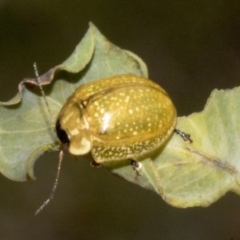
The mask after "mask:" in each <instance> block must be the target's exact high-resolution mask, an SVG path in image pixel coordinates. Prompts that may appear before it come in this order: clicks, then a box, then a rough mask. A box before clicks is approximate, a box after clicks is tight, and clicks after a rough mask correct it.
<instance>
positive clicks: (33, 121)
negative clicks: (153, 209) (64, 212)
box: [0, 24, 240, 207]
mask: <svg viewBox="0 0 240 240" xmlns="http://www.w3.org/2000/svg"><path fill="white" fill-rule="evenodd" d="M127 73H132V74H136V75H139V76H144V77H147V74H148V73H147V67H146V65H145V63H144V62H143V61H142V60H141V59H140V58H139V57H138V56H136V55H135V54H133V53H131V52H129V51H126V50H122V49H120V48H118V47H116V46H115V45H113V44H112V43H110V42H109V41H108V40H107V39H106V38H105V37H104V36H103V35H102V34H101V33H100V32H99V31H98V29H97V28H96V27H95V26H94V25H93V24H90V27H89V30H88V31H87V33H86V35H85V36H84V38H83V40H82V41H81V42H80V43H79V45H78V46H77V47H76V49H75V51H74V52H73V54H72V55H71V56H70V57H69V58H68V59H67V60H66V61H64V62H63V63H62V64H60V65H58V66H56V67H54V68H52V69H50V70H49V71H48V72H47V73H46V74H44V75H42V76H41V77H40V78H39V79H40V81H41V83H42V85H47V86H45V87H44V91H45V94H46V96H47V101H48V103H49V105H50V109H51V112H52V115H53V116H52V117H53V119H56V117H57V115H58V112H59V110H60V109H61V106H62V105H63V103H64V102H65V101H66V99H67V97H68V96H70V95H71V94H72V92H73V91H74V90H75V89H76V88H77V87H78V86H80V85H81V84H84V83H87V82H90V81H94V80H97V79H101V78H104V77H110V76H113V75H118V74H127ZM50 83H51V84H50ZM39 92H40V91H39V88H38V86H37V83H36V79H34V78H32V79H24V80H23V81H22V82H21V83H20V84H19V93H18V94H17V95H16V96H15V97H14V98H13V99H12V100H10V101H9V102H6V103H0V134H1V139H0V146H1V147H0V170H1V172H2V174H4V175H5V176H7V177H8V178H11V179H14V180H18V181H23V180H26V179H27V177H30V178H32V179H34V178H35V177H34V172H33V167H34V163H35V161H36V159H37V158H38V157H39V156H40V155H41V154H43V153H44V152H46V151H57V150H59V147H58V140H57V137H56V134H55V131H54V123H53V122H51V118H50V116H49V113H48V111H47V108H46V105H45V103H44V101H43V98H42V96H41V94H40V93H39ZM239 99H240V88H235V89H233V90H226V91H222V90H221V91H218V90H214V91H213V93H212V94H211V96H210V98H209V100H208V103H207V105H206V107H205V108H204V110H203V111H202V112H200V113H194V114H192V115H190V116H188V117H179V118H178V123H177V128H178V129H181V130H182V131H184V132H186V133H189V134H191V138H192V140H193V143H189V142H185V141H183V139H182V138H181V137H180V136H179V135H177V134H173V135H172V137H171V138H170V139H169V141H168V142H167V143H166V144H165V145H164V146H162V147H161V148H160V149H159V150H158V151H157V152H155V153H154V154H152V155H151V156H149V158H146V159H141V160H140V162H141V164H142V168H141V169H140V170H139V172H140V176H137V175H136V172H135V171H133V169H132V167H131V166H130V164H129V160H126V161H119V162H118V161H117V162H109V163H104V165H105V167H107V168H108V169H109V170H110V171H111V172H112V173H114V174H117V175H119V176H121V177H122V178H124V179H126V180H128V181H130V182H132V183H135V184H138V185H139V186H142V187H144V188H146V189H149V190H152V191H155V192H156V193H157V194H159V195H161V196H162V198H163V199H164V200H165V201H166V202H168V203H169V204H171V205H173V206H176V207H192V206H208V205H209V204H211V203H212V202H214V201H216V200H217V199H218V198H220V197H221V196H222V195H224V194H225V193H226V192H228V191H234V192H236V193H237V194H240V189H239V179H240V178H239V169H240V166H239V165H240V164H239V158H240V151H239V147H238V145H239V144H240V140H239V138H240V126H239V122H240V105H239V104H238V101H239ZM81 158H82V157H81Z"/></svg>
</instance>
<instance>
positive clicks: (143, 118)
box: [56, 74, 176, 163]
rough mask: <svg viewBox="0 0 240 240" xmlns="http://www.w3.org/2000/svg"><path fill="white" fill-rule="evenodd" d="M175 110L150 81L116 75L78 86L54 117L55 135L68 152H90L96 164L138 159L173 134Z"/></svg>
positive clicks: (162, 92) (73, 153)
mask: <svg viewBox="0 0 240 240" xmlns="http://www.w3.org/2000/svg"><path fill="white" fill-rule="evenodd" d="M175 125H176V110H175V107H174V105H173V103H172V101H171V99H170V98H169V96H168V94H167V93H166V92H165V90H163V89H162V88H161V87H160V86H159V85H157V84H156V83H154V82H152V81H150V80H149V79H146V78H143V77H139V76H135V75H130V74H129V75H118V76H114V77H109V78H105V79H101V80H97V81H94V82H91V83H88V84H85V85H82V86H80V87H79V88H77V89H76V91H75V92H74V93H73V94H72V95H71V96H70V97H69V98H68V100H67V101H66V103H65V105H64V106H63V108H62V109H61V111H60V113H59V115H58V118H57V121H56V132H57V135H58V138H59V139H60V141H61V142H62V144H63V145H64V146H65V148H67V149H68V151H69V153H70V154H72V155H76V156H79V155H84V154H87V153H89V152H91V153H92V156H93V159H94V161H95V162H96V163H103V162H109V161H119V160H124V159H134V160H137V158H138V157H141V156H143V155H146V154H148V153H150V152H152V151H153V150H155V149H157V148H159V147H160V146H161V145H162V144H163V143H164V142H165V141H166V140H167V139H168V138H169V137H170V136H171V134H172V133H173V131H174V129H175Z"/></svg>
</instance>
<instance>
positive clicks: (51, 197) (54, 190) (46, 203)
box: [35, 150, 64, 216]
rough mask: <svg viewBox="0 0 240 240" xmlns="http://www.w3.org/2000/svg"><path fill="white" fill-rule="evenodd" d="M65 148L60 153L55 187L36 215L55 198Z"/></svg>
mask: <svg viewBox="0 0 240 240" xmlns="http://www.w3.org/2000/svg"><path fill="white" fill-rule="evenodd" d="M63 155H64V154H63V150H61V151H60V153H59V161H58V168H57V175H56V178H55V182H54V185H53V188H52V191H51V193H50V195H49V198H48V199H47V200H46V201H44V203H43V204H42V205H41V206H40V207H39V208H38V210H37V211H36V212H35V216H36V215H37V214H38V213H40V212H41V211H42V210H43V208H44V207H46V206H47V205H48V203H49V202H50V201H51V200H52V199H53V197H54V194H55V192H56V189H57V186H58V181H59V176H60V170H61V166H62V160H63Z"/></svg>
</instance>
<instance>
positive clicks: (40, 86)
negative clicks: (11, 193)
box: [33, 62, 64, 216]
mask: <svg viewBox="0 0 240 240" xmlns="http://www.w3.org/2000/svg"><path fill="white" fill-rule="evenodd" d="M33 68H34V72H35V75H36V80H37V84H38V86H39V88H40V91H41V94H42V97H43V99H44V101H45V104H46V106H47V110H48V113H49V115H50V119H51V121H52V124H53V125H54V120H53V115H52V113H51V110H50V107H49V104H48V101H47V98H46V95H45V93H44V90H43V87H42V84H41V81H40V78H39V74H38V69H37V63H36V62H35V63H34V64H33ZM63 155H64V153H63V149H62V150H61V151H60V152H59V161H58V168H57V175H56V178H55V182H54V185H53V188H52V191H51V193H50V196H49V198H48V199H47V200H46V201H44V203H43V204H42V205H41V206H40V207H39V208H38V209H37V211H36V212H35V216H36V215H37V214H38V213H39V212H41V211H42V209H43V208H44V207H45V206H47V205H48V203H49V202H50V201H51V200H52V199H53V197H54V194H55V192H56V189H57V186H58V181H59V176H60V171H61V166H62V160H63Z"/></svg>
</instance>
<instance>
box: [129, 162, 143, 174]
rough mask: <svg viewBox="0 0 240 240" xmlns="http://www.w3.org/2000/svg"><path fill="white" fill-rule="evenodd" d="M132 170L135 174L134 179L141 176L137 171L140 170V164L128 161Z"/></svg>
mask: <svg viewBox="0 0 240 240" xmlns="http://www.w3.org/2000/svg"><path fill="white" fill-rule="evenodd" d="M130 163H131V165H132V168H133V170H134V171H135V172H136V177H139V176H141V174H140V172H139V170H140V169H141V168H142V164H141V163H140V162H137V161H135V160H133V159H131V160H130Z"/></svg>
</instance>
